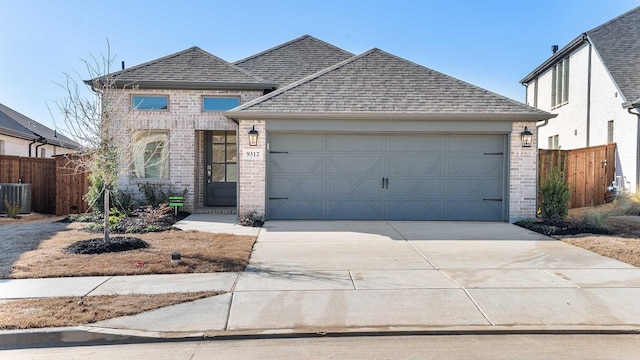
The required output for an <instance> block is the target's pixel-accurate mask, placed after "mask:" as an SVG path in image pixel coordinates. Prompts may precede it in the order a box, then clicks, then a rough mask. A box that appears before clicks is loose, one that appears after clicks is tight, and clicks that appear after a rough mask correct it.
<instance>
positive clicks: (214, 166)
mask: <svg viewBox="0 0 640 360" xmlns="http://www.w3.org/2000/svg"><path fill="white" fill-rule="evenodd" d="M205 149H206V150H205V161H206V166H205V181H206V184H205V189H206V191H205V205H206V206H236V184H237V181H238V146H237V144H236V132H235V131H207V132H206V133H205Z"/></svg>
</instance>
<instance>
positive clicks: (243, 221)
mask: <svg viewBox="0 0 640 360" xmlns="http://www.w3.org/2000/svg"><path fill="white" fill-rule="evenodd" d="M238 224H240V225H242V226H251V227H262V225H263V224H264V220H262V215H259V214H258V212H257V211H255V210H251V211H248V212H245V213H243V214H241V215H240V219H239V220H238Z"/></svg>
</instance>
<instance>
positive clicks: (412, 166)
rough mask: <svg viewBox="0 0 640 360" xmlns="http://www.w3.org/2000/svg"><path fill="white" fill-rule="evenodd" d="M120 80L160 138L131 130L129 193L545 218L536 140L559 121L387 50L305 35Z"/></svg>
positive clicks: (308, 213)
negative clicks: (235, 56) (146, 187)
mask: <svg viewBox="0 0 640 360" xmlns="http://www.w3.org/2000/svg"><path fill="white" fill-rule="evenodd" d="M115 75H117V77H118V84H119V85H122V86H125V85H126V86H129V87H127V90H126V91H127V94H128V97H127V98H126V99H125V100H124V101H122V103H121V104H120V106H121V107H122V108H123V110H125V109H128V108H130V109H133V110H132V111H133V112H134V113H135V115H136V116H135V117H134V119H135V120H134V121H135V123H136V124H139V127H140V129H145V130H146V131H145V132H143V134H144V136H143V138H134V139H131V137H132V135H131V134H125V133H122V134H120V136H121V139H122V141H131V142H134V143H140V146H137V148H138V149H140V151H139V153H138V154H134V159H133V161H132V166H131V169H130V170H128V171H126V172H124V173H123V176H122V177H121V179H120V182H119V185H120V186H121V187H126V188H129V189H131V190H135V188H136V186H137V185H138V184H144V183H146V182H151V183H153V184H160V185H162V184H167V185H168V184H171V185H174V186H179V187H184V188H186V189H187V198H186V199H185V200H186V201H185V208H186V209H187V210H189V211H209V210H210V209H217V208H219V207H222V208H226V207H231V208H237V209H238V211H239V212H240V213H246V212H250V211H256V212H257V213H258V214H260V215H263V216H264V217H265V218H267V219H371V220H373V219H394V220H484V221H514V220H517V219H521V218H526V217H533V216H535V210H536V160H537V156H536V155H537V154H536V149H535V147H530V144H531V143H535V135H534V136H533V139H531V138H529V135H528V134H529V132H528V131H527V130H528V129H533V128H535V125H536V122H538V121H543V120H546V119H548V118H550V117H552V115H551V114H549V113H547V112H544V111H541V110H537V109H534V108H532V107H529V106H526V105H524V104H522V103H519V102H517V101H514V100H511V99H507V98H505V97H502V96H500V95H497V94H494V93H491V92H489V91H487V90H484V89H481V88H478V87H475V86H473V85H470V84H468V83H465V82H462V81H460V80H457V79H454V78H451V77H449V76H446V75H444V74H441V73H438V72H436V71H433V70H431V69H428V68H425V67H423V66H421V65H418V64H415V63H412V62H409V61H407V60H405V59H401V58H399V57H396V56H394V55H391V54H388V53H385V52H384V51H381V50H378V49H373V50H370V51H367V52H365V53H363V54H360V55H357V56H354V55H353V54H351V53H349V52H347V51H344V50H342V49H339V48H337V47H335V46H333V45H331V44H328V43H326V42H323V41H320V40H318V39H315V38H313V37H310V36H303V37H301V38H298V39H295V40H293V41H290V42H287V43H285V44H282V45H279V46H276V47H274V48H272V49H269V50H266V51H264V52H261V53H259V54H256V55H253V56H250V57H248V58H245V59H242V60H239V61H237V62H235V63H233V64H231V63H227V62H226V61H224V60H222V59H220V58H217V57H215V56H213V55H211V54H209V53H206V52H205V51H203V50H200V49H198V48H191V49H188V50H185V51H183V52H179V53H176V54H173V55H169V56H167V57H164V58H161V59H157V60H154V61H151V62H148V63H145V64H142V65H138V66H134V67H132V68H128V69H124V70H123V71H121V72H119V73H117V74H115ZM130 85H134V86H133V87H131V86H130ZM523 133H524V134H525V135H526V136H524V137H523ZM152 148H153V149H160V151H150V149H152ZM165 152H166V153H165ZM163 155H166V156H163ZM154 156H157V158H155V157H154Z"/></svg>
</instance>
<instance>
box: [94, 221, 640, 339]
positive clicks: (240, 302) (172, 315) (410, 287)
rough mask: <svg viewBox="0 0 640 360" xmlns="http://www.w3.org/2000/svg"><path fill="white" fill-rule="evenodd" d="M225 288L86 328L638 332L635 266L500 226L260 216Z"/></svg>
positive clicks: (639, 291) (215, 332)
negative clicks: (245, 262) (245, 257)
mask: <svg viewBox="0 0 640 360" xmlns="http://www.w3.org/2000/svg"><path fill="white" fill-rule="evenodd" d="M167 281H168V279H167ZM226 290H228V291H229V293H227V294H224V295H221V296H215V297H212V298H207V299H202V300H197V301H194V302H191V303H185V304H179V305H175V306H172V307H168V308H163V309H158V310H153V311H149V312H146V313H142V314H139V315H134V316H129V317H123V318H116V319H111V320H106V321H102V322H99V323H96V324H93V325H91V327H94V328H96V329H98V330H97V331H108V330H105V329H121V330H122V329H125V330H134V331H139V330H143V331H147V332H176V333H184V332H202V333H204V334H205V335H207V336H219V335H223V334H232V333H240V334H265V333H278V334H280V333H290V332H294V333H299V332H303V333H308V332H314V333H325V332H352V331H357V332H362V331H364V332H369V331H371V332H377V331H397V330H402V331H407V330H408V331H422V330H426V331H454V332H459V331H462V332H464V331H495V330H499V331H514V330H515V331H552V332H554V331H558V330H561V331H583V330H586V331H618V330H623V331H629V330H631V331H637V330H638V329H639V328H640V306H638V299H640V269H638V268H635V267H633V266H631V265H628V264H625V263H621V262H618V261H615V260H612V259H609V258H606V257H603V256H600V255H597V254H595V253H592V252H590V251H587V250H583V249H580V248H576V247H574V246H571V245H568V244H565V243H562V242H560V241H556V240H553V239H551V238H548V237H545V236H541V235H539V234H536V233H533V232H531V231H528V230H525V229H522V228H519V227H517V226H515V225H511V224H504V223H470V222H385V221H333V222H332V221H269V222H267V223H266V224H265V226H264V228H262V229H260V233H259V236H258V241H257V242H256V244H255V246H254V250H253V252H252V255H251V262H250V265H249V266H248V267H247V269H246V270H245V271H244V272H242V273H240V274H238V275H237V278H235V281H234V282H233V283H232V285H231V287H230V288H228V289H226Z"/></svg>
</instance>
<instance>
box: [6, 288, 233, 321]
mask: <svg viewBox="0 0 640 360" xmlns="http://www.w3.org/2000/svg"><path fill="white" fill-rule="evenodd" d="M220 293H221V292H217V291H201V292H192V293H171V294H159V295H139V294H138V295H108V296H88V297H83V298H81V297H57V298H48V299H29V300H12V301H7V302H3V303H0V329H3V330H8V329H31V328H45V327H61V326H77V325H82V324H90V323H94V322H97V321H101V320H106V319H110V318H114V317H119V316H126V315H134V314H138V313H141V312H144V311H148V310H153V309H157V308H160V307H164V306H170V305H175V304H180V303H183V302H187V301H193V300H198V299H202V298H205V297H210V296H214V295H218V294H220Z"/></svg>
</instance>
